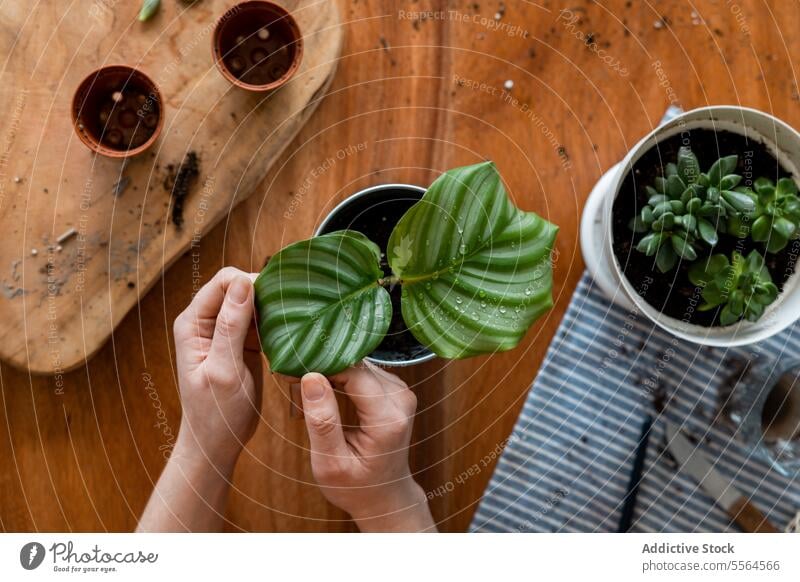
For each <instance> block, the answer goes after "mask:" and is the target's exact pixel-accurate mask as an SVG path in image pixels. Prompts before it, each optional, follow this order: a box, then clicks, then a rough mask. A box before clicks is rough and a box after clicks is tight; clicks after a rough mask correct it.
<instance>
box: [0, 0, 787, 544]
mask: <svg viewBox="0 0 800 582" xmlns="http://www.w3.org/2000/svg"><path fill="white" fill-rule="evenodd" d="M559 4H560V3H559V2H552V1H545V0H543V1H542V2H541V3H535V2H527V1H506V2H505V3H504V5H503V3H501V2H496V1H491V2H487V1H478V2H467V1H450V2H444V1H431V0H420V1H419V2H390V1H384V2H377V1H369V2H368V1H366V0H364V1H360V2H347V1H344V0H341V1H340V7H341V9H342V20H343V22H344V26H345V27H346V31H345V32H346V34H345V46H344V49H343V53H342V59H341V62H340V63H339V71H338V77H337V78H336V80H335V82H334V84H333V86H332V88H331V90H330V94H329V96H328V97H327V98H326V100H325V102H324V103H323V104H322V105H321V107H320V108H319V110H318V112H317V113H316V115H315V116H314V117H312V119H311V121H310V123H309V124H308V125H307V126H306V127H305V128H304V129H303V130H302V131H301V132H300V134H299V136H298V138H297V139H296V140H295V142H294V143H293V144H292V145H291V146H290V147H289V149H288V150H287V152H286V153H285V154H284V156H283V159H282V160H281V161H279V163H278V164H276V166H275V168H274V170H273V171H272V172H271V173H270V174H269V175H268V177H267V178H266V179H265V180H264V181H263V182H262V184H261V185H260V186H259V188H258V190H257V191H256V193H255V194H254V195H253V197H252V198H251V199H250V200H249V201H247V202H246V203H244V204H243V205H242V206H240V207H238V208H237V209H236V210H235V211H234V212H232V213H231V215H230V218H229V219H228V220H226V221H224V222H223V223H221V224H220V225H219V226H218V227H217V228H216V229H214V230H213V231H212V232H211V233H210V234H209V235H208V236H206V237H205V238H204V239H203V240H202V242H201V243H200V244H199V245H198V246H196V247H194V248H192V249H191V250H190V251H189V252H188V253H187V254H186V255H185V256H184V257H183V258H181V259H180V260H179V261H178V262H177V263H176V264H175V265H174V266H173V267H172V268H171V269H170V270H169V272H168V273H167V274H166V276H165V277H164V278H163V280H162V281H160V283H159V284H157V285H156V287H155V288H154V289H152V290H151V291H150V293H149V294H148V295H147V296H146V297H145V298H144V300H143V301H142V302H141V304H140V305H139V306H138V308H137V309H135V310H134V311H133V312H131V313H130V315H128V317H127V318H126V319H125V320H124V321H123V322H122V324H121V325H120V326H119V328H118V329H117V331H116V332H115V333H114V335H113V337H112V339H111V341H110V342H109V343H108V344H107V345H106V346H105V347H104V348H103V349H102V350H101V351H100V353H98V354H97V355H96V356H95V357H94V358H93V359H92V360H91V361H90V362H89V363H88V364H87V365H86V366H85V367H84V368H81V369H79V370H77V371H74V372H72V373H69V374H66V375H63V376H57V377H47V378H45V377H36V376H31V375H29V374H27V373H24V372H20V371H18V370H15V369H11V368H9V367H7V366H3V367H2V368H0V384H1V386H0V387H1V389H2V400H0V418H2V423H3V424H5V427H4V429H3V430H0V527H1V528H2V529H4V530H76V531H82V530H100V531H102V530H110V531H118V530H129V529H132V528H133V527H134V525H135V523H136V518H137V516H138V514H139V513H140V512H141V510H142V508H143V506H144V503H145V501H146V500H147V497H148V495H149V493H150V491H151V489H152V486H153V482H154V481H155V480H156V479H157V477H158V475H159V472H160V470H161V468H162V466H163V464H164V452H165V451H166V450H167V449H168V448H169V445H170V443H171V439H172V438H173V435H174V434H175V433H176V432H177V430H178V426H179V423H180V407H179V401H178V397H177V387H176V384H175V372H174V367H173V362H172V360H173V357H172V356H173V354H172V350H173V346H172V343H171V323H172V320H173V319H174V317H175V316H176V315H177V314H178V313H179V311H180V310H181V309H182V308H183V307H184V306H185V305H186V304H187V303H188V301H189V299H190V297H191V294H192V292H193V290H195V289H196V288H197V286H198V285H199V284H200V283H202V282H203V281H205V280H207V279H208V278H209V277H211V276H212V275H213V273H214V272H215V271H216V270H217V269H218V268H220V267H222V266H223V265H228V264H232V265H235V266H238V267H240V268H243V269H249V270H254V271H255V270H259V269H260V267H261V266H262V265H263V263H264V261H265V259H266V257H267V256H269V255H270V254H272V253H274V252H276V251H277V250H278V249H279V248H280V247H281V246H283V245H284V244H286V243H287V242H290V241H294V240H297V239H301V238H305V237H307V236H309V235H310V234H311V233H312V232H313V230H314V227H315V226H316V225H317V224H318V223H319V222H320V220H321V219H322V218H323V217H324V216H325V214H326V213H327V212H328V210H329V209H330V208H331V207H332V206H333V205H334V204H335V203H336V202H337V201H339V200H341V199H342V198H344V197H346V196H347V195H348V194H350V193H352V192H354V191H356V190H358V189H361V188H363V187H366V186H369V185H373V184H379V183H382V182H411V183H418V184H428V183H429V182H430V181H431V180H432V179H433V178H434V177H435V176H436V175H437V174H438V173H439V172H441V171H442V170H444V169H447V168H449V167H452V166H456V165H461V164H466V163H471V162H475V161H477V160H478V159H481V158H491V159H493V160H495V161H496V162H497V164H498V166H499V168H500V171H501V173H502V175H503V177H504V178H505V179H506V181H507V184H508V186H509V189H510V191H511V192H512V194H513V196H514V197H515V199H516V200H517V202H518V204H519V205H520V206H521V207H523V208H525V209H526V210H535V211H536V212H538V213H540V214H542V215H543V216H546V217H547V218H548V219H550V220H552V221H553V222H555V223H557V224H559V225H560V226H561V232H560V235H559V238H558V244H557V261H556V267H555V289H554V293H555V297H556V307H555V308H554V309H553V310H552V312H550V314H548V315H547V316H546V317H544V318H542V320H540V322H539V323H538V324H537V325H536V326H535V327H534V329H533V330H532V331H531V332H530V333H529V334H528V336H527V338H526V340H525V341H524V342H523V344H522V345H521V346H520V347H519V348H517V349H516V350H514V351H512V352H509V353H505V354H501V355H497V356H494V357H483V358H476V359H472V360H467V361H461V362H450V363H448V362H435V363H432V364H430V365H424V366H420V367H418V368H415V369H411V370H403V371H401V375H402V376H403V377H404V378H405V379H406V380H407V381H408V382H409V383H411V384H413V385H414V390H415V391H416V393H417V394H418V396H419V401H420V411H419V414H418V417H417V422H416V431H415V438H414V444H413V447H412V452H411V455H412V465H413V469H414V470H415V471H416V475H417V478H418V479H419V481H420V482H421V483H422V485H423V487H424V488H425V489H426V490H427V491H430V492H431V497H432V501H431V505H432V508H433V513H434V516H435V517H436V519H437V521H438V522H439V525H440V527H441V529H443V530H449V531H463V530H465V529H466V528H467V526H468V524H469V521H470V518H471V515H472V513H473V511H474V509H475V506H476V504H477V503H478V501H479V500H480V498H481V494H482V492H483V490H484V488H485V486H486V483H487V481H488V479H489V477H490V475H491V472H492V469H493V467H494V462H495V460H496V457H497V454H498V452H499V451H500V450H501V449H502V446H503V442H504V439H506V438H507V436H508V434H509V432H510V430H511V428H512V426H513V424H514V421H515V419H516V417H517V414H518V413H519V410H520V407H521V405H522V402H523V399H524V397H525V394H526V392H527V389H528V386H529V385H530V382H531V380H532V379H533V377H534V375H535V374H536V370H537V368H538V366H539V364H540V362H541V360H542V358H543V356H544V353H545V351H546V349H547V345H548V343H549V341H550V338H551V337H552V335H553V333H554V332H555V329H556V328H557V326H558V323H559V320H560V318H561V316H562V314H563V312H564V310H565V308H566V306H567V303H568V302H569V299H570V295H571V292H572V289H573V288H574V286H575V284H576V282H577V280H578V278H579V277H580V274H581V272H582V270H583V264H582V261H581V257H580V254H579V250H578V240H577V226H578V221H579V217H580V211H581V208H582V206H583V201H584V200H585V197H586V195H587V193H588V192H589V190H590V188H591V186H592V185H593V183H594V182H595V181H596V180H597V179H598V177H599V176H600V175H601V173H602V172H603V171H604V170H605V169H607V168H608V167H609V166H611V165H612V164H613V163H614V162H616V161H618V160H619V159H620V158H621V157H622V156H623V155H624V153H625V151H626V150H627V149H628V148H629V147H630V146H631V145H632V144H633V143H635V141H636V140H637V139H638V138H639V137H641V136H642V135H643V134H644V133H646V132H647V131H648V130H650V129H651V128H652V127H653V126H654V125H655V124H656V123H657V122H658V120H659V119H660V117H661V115H662V113H663V112H664V110H665V108H666V107H667V106H668V105H669V104H670V102H674V103H676V104H678V105H681V106H682V107H684V108H691V107H697V106H702V105H707V104H721V103H727V104H741V105H745V106H749V107H756V108H760V109H763V110H766V111H769V112H770V113H773V114H775V115H777V116H778V117H780V118H782V119H784V120H786V121H787V122H789V123H792V124H795V125H800V89H798V81H797V74H796V71H795V69H794V63H795V62H797V61H798V58H799V57H800V39H798V37H797V34H796V31H797V30H798V28H800V11H799V10H797V5H796V4H795V3H794V2H783V1H779V0H771V1H765V0H734V1H733V2H719V1H717V2H713V3H712V2H706V1H702V2H701V1H698V2H693V3H691V4H690V3H683V2H674V3H673V2H670V3H667V2H659V3H657V4H658V11H656V8H655V4H656V3H652V2H651V3H647V2H631V1H628V2H625V1H623V0H614V1H606V2H602V3H594V2H583V1H580V0H579V1H576V2H569V3H565V4H564V6H567V7H569V9H570V11H569V12H560V7H559ZM601 4H602V5H601ZM425 10H432V11H434V12H433V13H430V14H428V15H427V17H423V18H421V17H420V16H423V15H420V14H415V13H414V12H413V11H425ZM693 10H694V13H693ZM662 11H663V12H662ZM496 12H497V13H498V16H499V20H496V19H495V13H496ZM512 83H513V88H511V89H510V90H508V91H505V92H504V87H508V86H511V84H512ZM22 130H23V131H24V128H22ZM306 448H307V439H306V436H305V430H304V426H303V423H302V421H298V420H295V419H292V418H290V417H289V414H288V403H287V387H286V386H284V385H280V384H278V383H277V382H275V381H269V382H268V383H267V386H266V388H265V395H264V407H263V420H262V422H261V424H260V426H259V429H258V432H257V434H256V436H255V437H254V439H253V441H252V442H251V443H250V445H249V446H248V448H247V450H246V452H245V453H244V455H243V456H242V459H241V461H240V463H239V465H238V467H237V470H236V474H235V483H234V485H235V492H234V493H233V495H232V496H231V499H230V504H229V511H228V517H229V520H230V524H229V528H230V529H232V530H238V529H244V530H258V531H286V530H290V531H294V530H303V531H351V530H353V529H354V528H353V525H352V524H351V523H350V522H349V521H348V520H347V519H346V516H345V515H344V514H342V513H341V512H340V511H338V510H336V509H335V508H333V507H331V506H330V505H328V504H327V503H326V502H325V501H324V499H323V498H322V496H321V495H320V493H319V492H318V491H317V489H316V488H315V486H314V484H313V480H312V477H311V472H310V468H309V464H308V453H307V450H306Z"/></svg>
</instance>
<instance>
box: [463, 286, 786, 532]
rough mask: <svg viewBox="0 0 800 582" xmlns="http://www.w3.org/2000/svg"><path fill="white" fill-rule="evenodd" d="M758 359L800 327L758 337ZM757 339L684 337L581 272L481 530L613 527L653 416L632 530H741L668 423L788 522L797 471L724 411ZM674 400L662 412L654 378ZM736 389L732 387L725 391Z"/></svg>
mask: <svg viewBox="0 0 800 582" xmlns="http://www.w3.org/2000/svg"><path fill="white" fill-rule="evenodd" d="M759 347H760V348H761V349H760V351H759V354H760V355H759V358H774V357H787V358H788V357H796V356H797V355H798V354H800V324H795V325H794V326H791V327H790V328H788V329H787V330H785V331H783V332H782V333H780V334H778V335H776V336H774V337H772V338H771V339H769V340H766V341H765V342H762V343H761V344H759ZM752 350H753V348H752V347H750V348H749V349H748V348H747V347H743V348H727V349H722V348H708V347H700V346H697V345H694V344H690V343H687V342H683V341H680V340H677V339H676V338H674V337H673V336H671V335H669V334H668V333H666V332H664V331H662V330H661V329H660V328H657V327H655V326H653V325H652V324H650V323H649V322H648V321H647V320H646V319H645V318H644V317H643V316H637V315H635V314H634V313H632V312H629V311H627V310H626V309H624V308H622V307H619V306H617V305H615V304H611V303H610V302H609V301H608V300H607V299H606V298H605V296H604V295H603V293H602V292H601V291H600V290H599V289H598V288H597V287H595V286H594V284H593V282H592V279H591V278H590V277H589V275H588V274H586V273H584V275H583V278H582V279H581V282H580V284H579V285H578V287H577V289H576V291H575V294H574V296H573V298H572V302H571V303H570V306H569V309H568V310H567V313H566V315H565V317H564V320H563V321H562V322H561V326H560V327H559V328H558V332H557V333H556V336H555V338H554V339H553V342H552V343H551V345H550V348H549V350H548V352H547V355H546V357H545V361H544V363H543V364H542V368H541V370H540V371H539V374H538V376H537V378H536V380H535V381H534V383H533V387H532V389H531V391H530V393H529V394H528V397H527V400H526V402H525V405H524V407H523V410H522V413H521V415H520V417H519V420H518V421H517V424H516V426H515V428H514V431H513V433H512V435H511V436H510V438H509V439H508V442H507V443H506V445H505V449H504V451H503V454H502V456H501V458H500V460H499V462H498V464H497V468H496V470H495V473H494V475H493V477H492V479H491V482H490V483H489V485H488V487H487V489H486V492H485V494H484V496H483V499H482V501H481V504H480V506H479V508H478V511H477V512H476V514H475V517H474V519H473V522H472V529H473V530H474V531H489V532H609V531H616V528H617V523H618V521H619V518H620V514H621V511H622V505H623V500H624V498H625V492H626V486H627V483H628V479H629V477H630V472H631V468H632V466H633V458H634V455H635V450H636V445H637V442H638V440H639V437H640V433H641V427H642V422H643V421H644V419H645V417H646V415H647V414H648V413H651V414H652V415H653V416H654V417H655V424H654V426H653V429H652V432H651V436H650V443H649V447H648V450H647V455H646V458H645V465H644V473H643V475H642V481H641V485H640V490H639V496H638V500H637V503H636V508H635V512H634V522H633V527H632V531H638V532H736V531H739V530H738V528H737V526H736V525H735V524H731V522H730V520H729V518H728V517H727V515H726V513H725V512H724V510H722V509H721V508H720V507H718V506H717V505H715V504H714V502H713V500H712V499H711V498H710V497H709V496H708V495H706V494H705V493H704V492H703V490H701V489H700V488H699V487H698V485H697V484H696V483H695V482H694V481H693V480H692V479H691V478H690V477H689V476H687V475H686V474H685V473H684V472H681V471H678V470H677V467H676V466H675V463H674V461H673V460H672V458H671V457H670V456H669V455H668V454H665V452H664V445H663V443H664V440H665V439H664V420H665V419H668V420H670V421H672V422H676V423H678V424H680V425H682V426H683V428H684V429H685V430H686V431H687V432H689V433H690V434H693V435H695V436H696V437H698V441H699V443H700V444H699V446H700V448H701V450H702V451H703V453H704V454H705V455H706V456H707V457H708V458H710V459H711V460H712V461H714V462H715V464H716V467H717V469H718V470H719V471H720V472H721V473H722V474H724V475H726V476H728V477H730V478H732V479H733V480H734V484H735V486H736V489H737V490H738V491H739V492H741V493H742V494H744V495H746V496H748V497H749V498H750V499H751V500H752V501H753V502H754V503H755V505H756V506H757V507H758V508H759V509H761V510H762V511H763V512H764V513H765V514H766V515H767V516H768V517H769V518H770V521H772V523H774V524H775V525H776V526H778V527H779V528H780V529H783V528H784V527H785V526H786V525H787V524H788V523H789V522H790V520H791V519H792V518H793V517H794V515H795V513H796V512H797V510H798V508H800V475H797V474H795V475H794V476H793V477H786V476H782V475H780V474H779V473H778V472H777V471H776V470H775V469H772V468H771V467H770V465H769V463H768V462H766V461H765V460H762V459H761V458H759V457H757V456H755V455H753V454H752V452H751V451H749V450H748V449H747V448H745V447H744V446H742V445H740V444H739V443H738V442H736V441H733V440H732V439H731V434H732V432H731V430H730V428H727V427H726V426H724V424H721V423H720V419H719V417H717V416H716V410H717V398H718V393H719V392H720V390H725V386H730V383H729V377H730V376H731V374H732V373H735V371H734V370H733V368H735V366H734V365H733V364H732V362H734V361H741V360H742V359H745V360H746V359H747V358H748V354H750V353H752ZM648 386H649V387H650V388H653V386H658V388H657V389H656V390H655V392H656V393H658V392H661V391H663V392H664V393H665V394H667V395H668V397H669V400H668V402H667V404H666V407H665V409H664V412H663V413H661V414H659V413H657V412H655V410H654V408H653V406H652V403H651V398H650V397H648V393H652V392H653V391H651V390H649V389H648V388H647V387H648ZM728 390H729V388H728Z"/></svg>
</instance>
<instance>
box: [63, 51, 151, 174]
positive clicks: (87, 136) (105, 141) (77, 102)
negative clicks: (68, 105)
mask: <svg viewBox="0 0 800 582" xmlns="http://www.w3.org/2000/svg"><path fill="white" fill-rule="evenodd" d="M163 103H164V102H163V99H162V98H161V92H160V91H159V90H158V87H157V86H156V84H155V83H154V82H153V81H152V80H151V79H150V77H148V76H147V75H145V74H144V73H142V72H141V71H139V70H137V69H134V68H133V67H128V66H126V65H112V66H108V67H103V68H101V69H98V70H96V71H94V72H93V73H92V74H90V75H89V76H88V77H86V78H85V79H84V80H83V82H81V84H80V85H78V88H77V90H76V91H75V95H74V96H73V98H72V123H73V125H74V126H75V132H76V133H77V134H78V137H79V138H80V140H81V141H82V142H83V143H84V144H86V146H87V147H88V148H89V149H91V150H92V151H94V152H97V153H98V154H101V155H103V156H108V157H110V158H129V157H132V156H135V155H137V154H140V153H142V152H143V151H145V150H146V149H147V148H149V147H150V146H151V145H153V143H154V142H155V141H156V139H158V136H159V134H160V133H161V129H162V128H163V126H164V105H163Z"/></svg>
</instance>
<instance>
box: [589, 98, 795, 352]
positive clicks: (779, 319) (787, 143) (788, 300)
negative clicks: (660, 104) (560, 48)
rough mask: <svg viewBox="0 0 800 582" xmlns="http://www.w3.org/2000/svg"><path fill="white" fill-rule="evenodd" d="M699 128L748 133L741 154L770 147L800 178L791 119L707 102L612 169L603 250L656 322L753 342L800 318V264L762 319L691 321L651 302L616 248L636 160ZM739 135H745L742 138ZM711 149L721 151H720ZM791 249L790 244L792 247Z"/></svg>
mask: <svg viewBox="0 0 800 582" xmlns="http://www.w3.org/2000/svg"><path fill="white" fill-rule="evenodd" d="M695 130H699V131H698V132H697V133H702V130H708V131H709V132H715V134H716V135H715V137H716V138H717V139H718V140H721V139H722V138H723V137H724V136H723V135H722V134H723V132H728V133H730V134H735V135H737V136H746V138H747V142H746V143H747V144H748V147H747V148H746V150H750V151H749V152H748V151H741V152H738V155H739V156H740V158H741V157H742V156H747V154H748V153H749V154H750V155H753V151H754V150H755V155H759V154H762V152H765V153H766V154H768V155H769V156H771V158H774V160H776V161H777V162H778V165H779V166H780V171H781V172H782V173H784V174H786V175H789V176H791V177H792V178H793V179H794V180H795V181H796V182H797V181H798V177H799V176H800V173H798V167H800V134H799V133H798V132H797V131H795V130H794V129H793V128H791V127H790V126H788V125H787V124H786V123H784V122H782V121H780V120H779V119H777V118H775V117H773V116H772V115H769V114H767V113H763V112H761V111H757V110H755V109H748V108H744V107H736V106H713V107H703V108H700V109H694V110H692V111H687V112H686V113H682V114H680V115H678V116H677V117H675V118H674V119H672V120H671V121H669V122H667V123H665V124H664V125H662V126H660V127H658V128H657V129H655V130H654V131H652V132H651V133H650V134H648V135H647V136H646V137H645V138H644V139H642V140H641V141H640V142H639V143H638V144H637V145H636V146H635V147H634V148H633V149H632V150H630V152H628V155H627V156H625V158H624V159H623V160H622V162H621V163H620V164H619V165H618V166H617V167H616V168H615V169H614V170H613V171H612V172H609V174H610V176H608V177H607V178H606V183H607V188H606V190H605V196H604V199H603V201H602V206H601V208H600V210H599V211H600V213H601V216H602V223H603V226H602V228H603V239H604V240H603V242H602V244H603V245H604V246H605V248H604V249H603V252H604V254H605V255H606V257H607V263H608V267H609V269H610V277H611V278H612V279H613V283H614V287H615V288H616V291H617V292H618V293H619V292H621V293H622V294H623V295H624V299H625V300H626V301H623V302H624V303H629V304H632V305H633V306H635V308H636V309H638V310H639V311H640V312H641V313H643V314H645V316H647V318H649V319H650V320H652V321H653V322H654V323H655V324H656V325H658V326H660V327H661V328H663V329H665V330H667V331H669V332H670V333H672V334H674V335H676V336H677V337H679V338H682V339H685V340H688V341H691V342H694V343H697V344H703V345H710V346H721V347H725V346H737V345H746V344H751V343H754V342H758V341H761V340H763V339H766V338H768V337H770V336H772V335H774V334H776V333H778V332H780V331H781V330H783V329H785V328H786V327H787V326H789V325H791V324H792V323H793V322H795V321H796V320H797V319H798V318H800V265H795V267H794V270H793V272H792V274H791V275H789V276H788V278H787V279H786V280H785V281H784V282H783V288H782V290H781V293H780V295H779V296H778V298H777V299H776V300H775V302H773V303H772V304H771V305H769V306H768V307H767V309H766V311H765V312H764V314H763V316H762V317H761V318H760V319H759V320H758V321H755V322H750V321H740V322H738V323H736V324H733V325H729V326H709V327H706V326H703V325H697V324H695V323H692V322H688V321H687V319H691V318H690V317H689V318H687V317H682V318H677V317H673V316H670V315H667V314H665V313H663V312H662V311H661V310H659V309H657V308H656V307H654V306H653V305H652V304H651V303H649V302H648V301H647V300H646V299H645V298H644V297H643V296H642V295H643V294H645V293H644V292H643V290H642V289H640V288H639V287H642V282H641V281H637V282H632V281H631V280H630V279H629V278H628V277H627V276H626V275H625V274H624V273H623V268H622V266H621V265H620V262H619V259H618V257H617V256H616V255H615V253H614V248H613V247H614V228H615V227H614V217H613V212H614V206H615V204H614V202H615V200H616V198H617V197H618V196H619V194H620V192H621V190H622V188H623V185H624V183H625V181H626V178H628V176H629V174H630V173H631V172H632V171H633V170H632V169H633V168H634V167H635V165H636V162H637V161H639V159H640V158H642V157H643V156H645V155H646V154H648V152H650V150H651V149H653V148H654V146H656V144H662V143H664V142H665V141H666V140H669V139H670V138H673V137H676V136H677V137H678V138H679V139H681V140H684V138H685V136H688V135H690V134H689V132H692V131H695ZM736 139H739V140H741V139H742V138H736ZM713 149H714V150H716V146H713ZM710 153H713V154H717V152H716V151H714V152H710ZM728 153H732V152H726V153H725V155H728ZM714 159H716V156H715V158H714ZM667 161H671V160H666V159H665V160H663V163H664V164H666V162H667ZM777 171H778V168H776V167H775V166H774V164H773V167H772V168H771V172H772V173H771V174H770V176H769V177H774V173H775V172H777ZM745 177H746V176H745ZM757 177H759V176H757V175H753V176H752V179H755V178H757ZM632 179H633V180H635V179H636V177H635V176H633V178H632ZM637 187H639V186H637ZM640 187H642V188H644V185H643V184H642V185H641V186H640ZM583 244H586V243H585V242H584V243H583ZM788 249H789V247H787V250H788ZM632 252H635V251H632ZM795 258H796V256H795ZM653 269H655V265H653ZM673 282H674V281H673ZM776 283H777V282H776ZM645 284H646V281H645ZM670 287H671V285H670ZM695 303H696V305H695V307H697V306H699V305H700V304H701V303H702V299H701V298H700V297H697V298H696V302H695Z"/></svg>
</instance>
